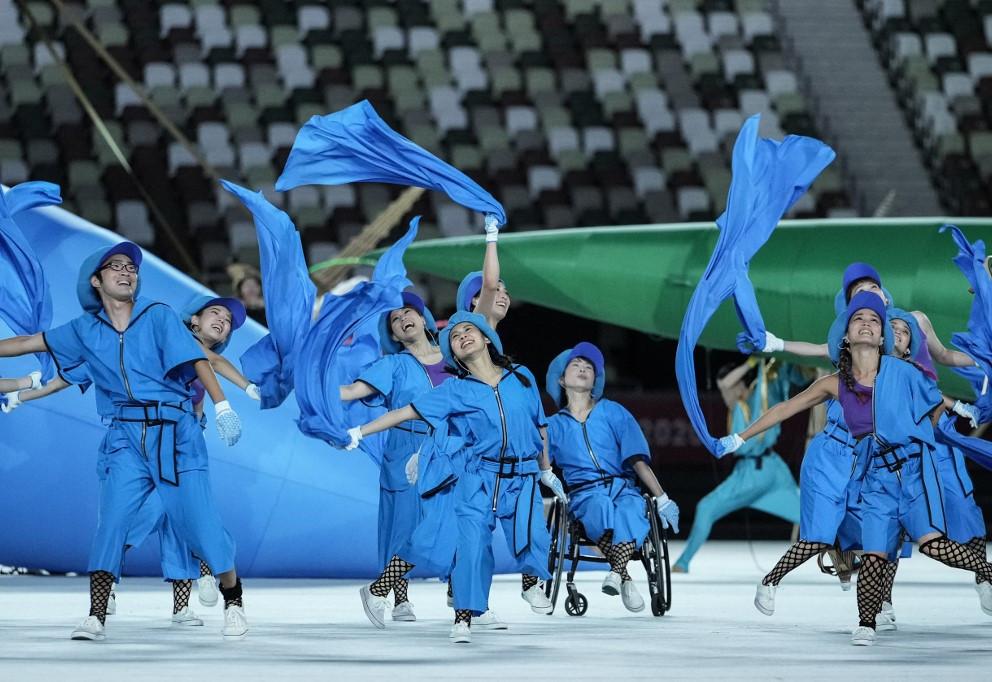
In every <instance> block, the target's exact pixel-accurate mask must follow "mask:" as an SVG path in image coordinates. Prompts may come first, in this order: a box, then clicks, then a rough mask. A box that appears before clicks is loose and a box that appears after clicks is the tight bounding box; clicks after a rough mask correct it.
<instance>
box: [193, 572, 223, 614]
mask: <svg viewBox="0 0 992 682" xmlns="http://www.w3.org/2000/svg"><path fill="white" fill-rule="evenodd" d="M196 596H197V598H199V600H200V603H201V604H203V605H204V606H206V607H208V608H209V607H211V606H217V602H218V601H219V600H220V590H219V589H217V578H215V577H213V576H212V575H204V576H200V577H199V578H197V579H196Z"/></svg>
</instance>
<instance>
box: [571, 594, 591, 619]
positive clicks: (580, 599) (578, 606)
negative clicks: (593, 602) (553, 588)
mask: <svg viewBox="0 0 992 682" xmlns="http://www.w3.org/2000/svg"><path fill="white" fill-rule="evenodd" d="M588 610H589V600H588V599H586V596H585V595H584V594H582V593H581V592H573V593H572V594H569V595H568V596H567V597H565V613H567V614H568V615H570V616H584V615H586V611H588Z"/></svg>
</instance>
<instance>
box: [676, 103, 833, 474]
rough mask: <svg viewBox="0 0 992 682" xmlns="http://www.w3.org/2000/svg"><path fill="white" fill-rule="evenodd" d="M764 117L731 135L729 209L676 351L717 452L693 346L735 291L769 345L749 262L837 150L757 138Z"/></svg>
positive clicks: (690, 408) (695, 412)
mask: <svg viewBox="0 0 992 682" xmlns="http://www.w3.org/2000/svg"><path fill="white" fill-rule="evenodd" d="M759 120H760V116H759V115H758V114H756V115H754V116H752V117H750V118H749V119H747V121H745V122H744V125H743V126H742V127H741V131H740V133H739V134H738V135H737V141H736V142H735V143H734V154H733V179H732V181H731V184H730V192H729V193H728V195H727V210H726V211H724V213H723V215H721V216H720V217H719V218H717V221H716V224H717V227H718V228H719V229H720V235H719V237H717V242H716V248H715V249H714V251H713V255H712V256H711V257H710V262H709V264H708V265H707V266H706V270H705V272H704V273H703V276H702V279H701V280H700V282H699V284H698V285H697V286H696V290H695V291H694V292H693V294H692V298H691V299H690V300H689V307H688V309H687V310H686V313H685V318H684V319H683V320H682V329H681V331H680V332H679V344H678V349H677V350H676V355H675V374H676V377H677V378H678V382H679V392H680V393H681V394H682V403H683V404H684V405H685V409H686V412H687V413H688V415H689V421H690V422H691V423H692V427H693V429H694V430H695V431H696V435H697V436H698V437H699V440H700V441H701V442H702V443H703V444H704V445H705V446H706V447H707V448H708V449H709V451H710V452H711V453H713V454H714V455H716V456H717V457H722V456H723V453H722V452H719V451H718V447H717V440H716V439H715V438H714V437H713V436H711V435H710V433H709V429H708V427H707V426H706V419H705V418H704V417H703V411H702V408H701V407H700V405H699V395H698V392H697V388H696V368H695V365H694V363H693V350H694V349H695V347H696V343H697V341H698V340H699V336H700V334H702V331H703V329H704V328H705V327H706V324H707V322H709V320H710V318H711V317H712V316H713V314H714V313H715V312H716V310H717V308H719V307H720V304H721V303H722V302H723V301H724V300H725V299H726V298H728V297H729V296H731V295H733V297H734V304H735V309H736V311H737V316H738V318H740V321H741V324H742V325H743V326H744V330H745V334H746V337H747V339H748V340H749V342H750V344H751V345H752V346H754V347H755V348H763V347H764V345H765V325H764V321H763V320H762V317H761V311H760V310H759V309H758V302H757V300H756V298H755V295H754V288H753V287H752V286H751V280H750V279H748V265H749V263H750V261H751V258H752V257H753V256H754V254H756V253H757V252H758V250H759V249H760V248H761V247H762V246H763V245H764V243H765V242H766V241H768V238H769V237H770V236H771V233H772V231H773V230H774V229H775V226H776V225H777V224H778V221H779V220H781V218H782V215H783V214H784V213H785V212H786V211H788V210H789V208H790V207H791V206H792V205H793V204H794V203H796V201H798V199H799V198H800V197H801V196H802V195H803V194H804V193H805V192H806V189H807V188H808V187H809V185H810V184H811V183H812V182H813V180H815V179H816V177H817V176H818V175H819V174H820V172H821V171H823V169H824V168H826V167H827V165H829V164H830V162H831V161H833V159H834V156H835V154H834V151H833V149H831V148H830V147H829V146H828V145H826V144H824V143H823V142H820V141H819V140H816V139H813V138H810V137H802V136H800V135H789V136H787V137H786V138H785V139H784V140H782V141H781V142H776V141H774V140H766V139H762V138H759V137H758V123H759Z"/></svg>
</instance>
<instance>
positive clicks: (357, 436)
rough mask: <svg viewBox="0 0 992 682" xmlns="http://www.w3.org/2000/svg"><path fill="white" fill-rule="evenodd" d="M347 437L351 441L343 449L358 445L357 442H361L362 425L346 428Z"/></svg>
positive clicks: (350, 448)
mask: <svg viewBox="0 0 992 682" xmlns="http://www.w3.org/2000/svg"><path fill="white" fill-rule="evenodd" d="M348 437H349V438H351V442H350V443H348V444H347V445H345V446H344V449H345V450H354V449H355V448H357V447H358V444H359V443H361V442H362V427H361V426H355V427H352V428H350V429H348Z"/></svg>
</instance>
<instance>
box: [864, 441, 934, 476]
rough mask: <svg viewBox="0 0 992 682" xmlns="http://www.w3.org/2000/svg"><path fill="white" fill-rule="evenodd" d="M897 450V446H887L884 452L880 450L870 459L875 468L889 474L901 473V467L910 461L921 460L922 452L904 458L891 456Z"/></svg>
mask: <svg viewBox="0 0 992 682" xmlns="http://www.w3.org/2000/svg"><path fill="white" fill-rule="evenodd" d="M896 450H898V447H897V446H894V445H892V446H889V447H887V448H885V449H884V450H880V451H878V452H876V453H875V454H873V455H872V459H873V460H875V466H876V467H879V468H881V467H885V468H886V469H887V470H889V471H890V472H893V473H895V472H897V471H901V470H902V467H903V465H904V464H905V463H906V462H908V461H909V460H911V459H921V458H922V457H923V452H922V451H921V452H917V453H915V454H912V455H906V456H905V457H899V456H898V455H896V454H893V453H894V452H895V451H896Z"/></svg>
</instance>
